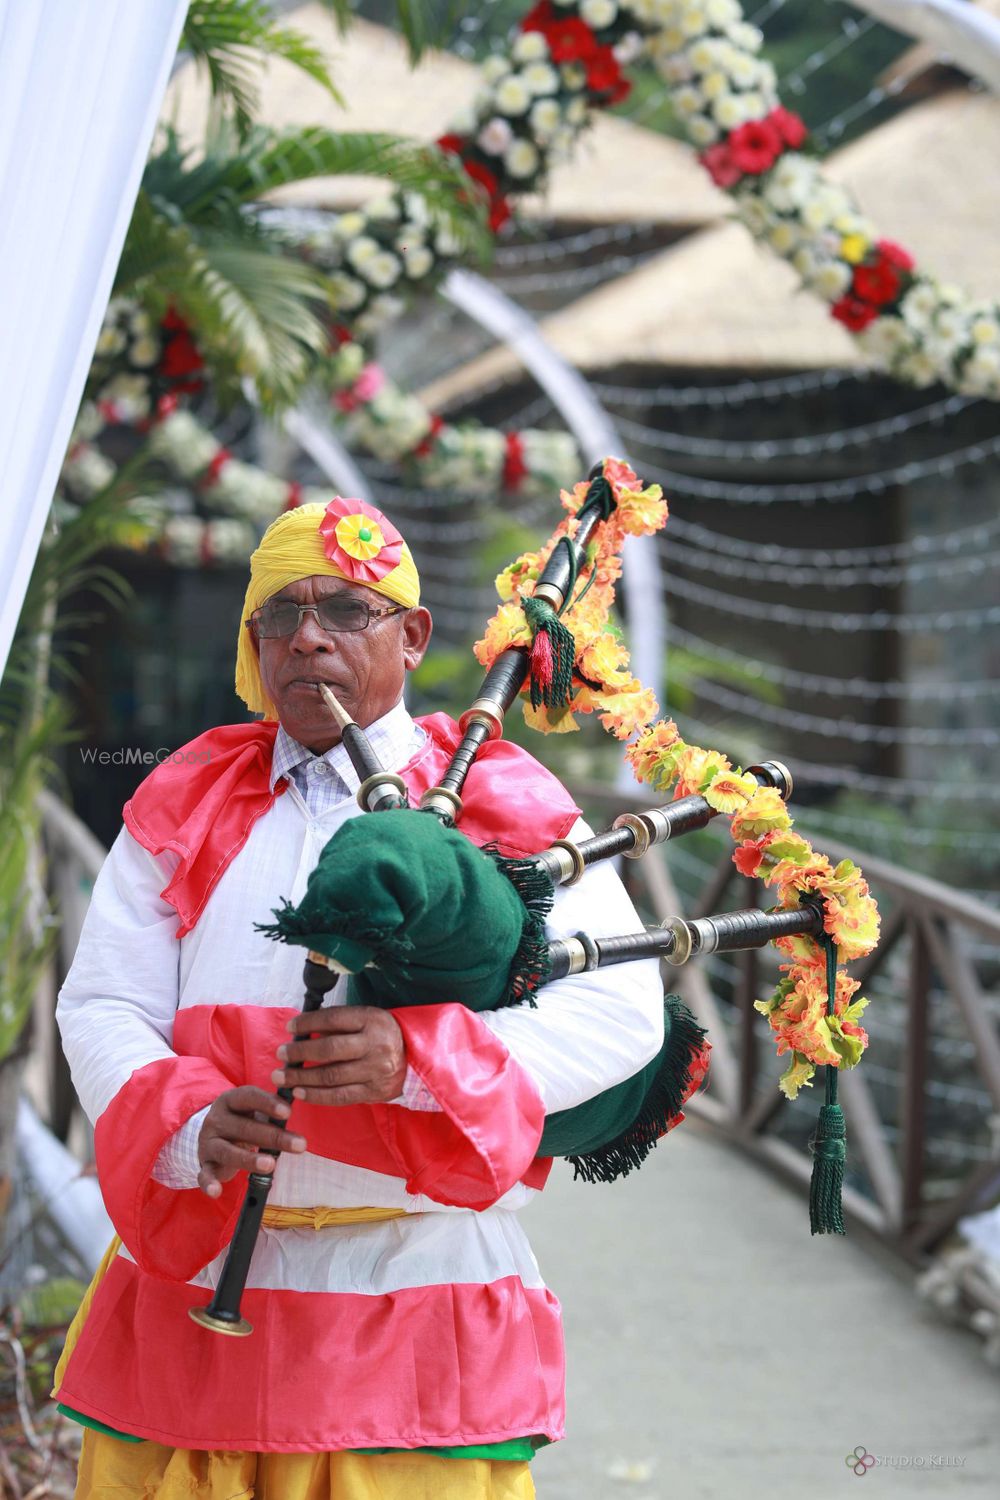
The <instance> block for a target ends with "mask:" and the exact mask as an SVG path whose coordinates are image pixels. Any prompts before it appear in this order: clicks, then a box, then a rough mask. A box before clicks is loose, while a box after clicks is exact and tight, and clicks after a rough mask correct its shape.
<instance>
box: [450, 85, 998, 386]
mask: <svg viewBox="0 0 1000 1500" xmlns="http://www.w3.org/2000/svg"><path fill="white" fill-rule="evenodd" d="M828 171H829V174H830V176H831V178H834V179H836V180H837V181H840V182H844V183H846V184H848V185H849V186H850V187H851V188H852V190H853V191H854V192H855V193H856V195H857V197H858V199H859V200H860V202H861V205H862V207H863V208H865V209H866V211H867V212H868V213H869V214H870V215H871V217H872V219H873V221H874V222H875V224H876V225H877V227H878V229H879V231H880V233H881V234H883V235H884V236H886V237H887V238H892V239H896V240H898V241H899V242H900V243H901V244H904V245H906V246H907V247H908V248H909V249H910V250H911V251H913V253H914V254H915V255H916V256H917V259H918V261H919V263H920V264H921V265H922V266H924V267H925V268H926V269H928V270H931V271H934V272H936V273H937V274H938V275H940V276H941V277H942V278H943V279H945V280H947V281H953V282H957V283H959V284H960V285H963V286H965V287H967V288H969V289H970V290H972V291H974V292H977V293H979V294H980V295H984V296H986V295H992V296H1000V256H998V255H997V253H996V249H997V234H996V228H995V224H996V218H995V213H996V209H995V205H996V203H997V202H1000V100H997V99H995V98H993V97H991V96H984V95H972V94H970V93H968V92H966V91H965V90H955V91H952V92H951V93H949V94H947V95H943V96H942V97H940V98H937V99H933V100H931V101H930V102H928V103H926V104H921V105H919V106H916V107H914V108H913V109H910V110H908V111H906V112H905V113H903V114H900V115H897V116H896V117H895V119H893V120H890V121H889V122H888V123H887V124H885V125H882V126H880V127H879V128H878V129H876V130H873V131H871V132H870V133H869V134H868V135H866V136H864V137H862V138H861V139H860V140H858V141H856V142H855V143H854V144H853V145H851V146H848V147H846V148H845V149H844V150H843V151H840V152H838V153H837V154H836V155H835V156H833V157H831V158H830V160H829V162H828ZM540 326H541V328H542V331H543V333H544V334H545V336H546V338H547V339H548V340H549V341H550V342H551V343H552V344H553V346H554V347H555V348H556V349H557V350H558V351H559V352H560V353H562V354H564V355H565V356H566V358H567V359H569V360H570V361H571V362H572V363H573V364H575V365H577V366H578V367H580V368H581V369H587V370H594V369H601V368H605V367H607V366H610V365H613V364H620V363H623V362H627V363H629V364H635V363H640V364H641V363H648V364H650V365H661V366H681V367H684V366H687V367H690V368H708V369H712V368H714V369H722V368H728V369H753V370H768V369H771V370H782V369H823V368H849V367H851V366H854V365H858V364H860V363H861V362H862V361H861V358H860V355H859V353H858V351H857V348H856V346H855V344H854V342H853V340H852V339H851V338H850V336H849V335H848V334H847V333H846V332H845V331H844V329H843V328H841V327H840V325H839V324H838V323H836V322H835V321H834V320H833V319H832V318H831V317H830V315H829V312H828V310H827V308H826V306H825V305H824V304H823V303H821V302H820V301H819V300H818V299H817V298H815V297H813V296H811V295H809V294H808V293H805V292H801V291H799V290H798V278H797V277H796V275H795V273H794V272H793V271H792V269H791V268H790V267H789V266H788V265H787V264H786V263H785V262H783V261H781V260H779V259H778V257H777V256H775V255H773V254H771V252H770V251H767V250H765V249H763V248H762V247H760V246H758V245H756V244H755V243H754V242H753V240H752V239H751V238H750V236H749V234H747V232H746V231H745V230H744V229H743V228H742V226H741V225H739V224H735V223H731V224H723V225H719V226H716V227H712V228H709V229H706V230H703V231H701V232H700V233H697V234H693V235H691V236H689V237H688V238H687V239H685V240H684V241H683V242H682V243H681V244H679V245H676V246H673V247H672V248H671V249H669V250H667V251H665V252H664V253H662V254H660V255H658V256H656V257H654V258H653V259H651V260H649V261H647V262H646V263H645V264H644V265H643V266H641V267H640V268H639V269H638V270H636V271H634V272H632V273H631V275H628V276H623V277H621V278H620V279H619V280H617V281H614V282H610V283H608V284H606V285H605V286H603V287H601V288H599V289H598V290H597V291H595V292H592V293H590V294H589V295H588V296H586V297H581V298H580V299H579V300H578V301H576V302H574V303H572V304H571V305H570V306H568V307H565V308H563V309H562V310H561V311H559V312H557V313H554V314H553V315H551V316H550V317H548V318H545V319H543V320H542V322H541V325H540ZM519 374H520V366H519V364H518V361H517V360H516V359H515V358H514V357H513V356H512V355H511V354H510V353H509V352H508V351H507V350H506V349H496V350H492V351H490V353H488V354H486V355H484V356H482V357H481V358H480V359H477V360H474V361H472V362H471V363H469V364H467V365H464V366H463V367H462V368H461V369H459V370H456V371H454V372H453V373H452V374H451V375H449V376H448V377H446V378H445V379H443V380H439V381H436V382H435V383H434V384H433V385H432V386H429V387H427V388H425V390H423V391H422V392H421V395H422V397H424V399H426V400H428V401H429V402H430V403H431V404H432V405H443V404H445V403H446V402H448V401H451V400H454V399H455V398H456V397H457V396H462V397H464V398H465V399H468V397H469V396H470V395H471V394H472V393H474V392H475V391H476V390H478V389H482V388H483V387H485V386H487V385H493V384H495V383H497V382H503V381H506V380H514V379H516V378H518V376H519Z"/></svg>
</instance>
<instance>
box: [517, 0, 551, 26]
mask: <svg viewBox="0 0 1000 1500" xmlns="http://www.w3.org/2000/svg"><path fill="white" fill-rule="evenodd" d="M555 18H556V13H555V10H554V9H553V7H552V4H551V0H539V3H538V4H537V5H536V6H534V7H533V8H532V9H531V10H529V11H528V14H527V15H526V16H525V18H524V20H523V21H522V22H521V30H522V31H547V30H548V29H549V27H550V26H551V25H552V23H553V21H554V20H555Z"/></svg>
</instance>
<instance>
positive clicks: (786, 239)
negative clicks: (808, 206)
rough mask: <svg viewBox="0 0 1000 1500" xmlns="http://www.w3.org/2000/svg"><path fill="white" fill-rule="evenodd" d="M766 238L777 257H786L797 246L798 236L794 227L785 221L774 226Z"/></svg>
mask: <svg viewBox="0 0 1000 1500" xmlns="http://www.w3.org/2000/svg"><path fill="white" fill-rule="evenodd" d="M767 238H768V242H769V244H770V246H771V248H772V250H776V251H777V252H778V254H779V255H787V254H788V253H789V251H791V250H794V248H795V246H796V245H797V244H798V241H799V234H798V230H797V229H796V227H795V225H794V224H791V223H789V222H788V220H787V219H785V220H782V222H781V223H779V224H775V226H774V228H773V229H772V230H771V232H770V234H769V235H768V237H767Z"/></svg>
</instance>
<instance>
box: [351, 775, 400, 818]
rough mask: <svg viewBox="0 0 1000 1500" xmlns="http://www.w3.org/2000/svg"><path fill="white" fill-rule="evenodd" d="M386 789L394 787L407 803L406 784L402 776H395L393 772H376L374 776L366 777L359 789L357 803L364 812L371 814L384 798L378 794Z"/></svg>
mask: <svg viewBox="0 0 1000 1500" xmlns="http://www.w3.org/2000/svg"><path fill="white" fill-rule="evenodd" d="M386 787H393V788H394V789H395V790H396V791H397V792H398V793H399V794H400V797H401V798H402V800H403V801H404V802H405V801H406V782H405V781H404V780H403V779H402V777H401V776H394V775H393V773H392V772H391V771H376V772H375V774H374V776H366V777H365V779H364V781H363V782H362V783H361V785H360V786H359V787H358V791H357V801H358V806H359V807H360V808H361V810H362V812H371V811H372V810H373V809H374V808H375V807H377V806H378V804H379V803H380V802H383V801H385V798H384V797H380V796H378V795H377V794H378V793H379V792H380V791H381V790H382V789H383V788H386Z"/></svg>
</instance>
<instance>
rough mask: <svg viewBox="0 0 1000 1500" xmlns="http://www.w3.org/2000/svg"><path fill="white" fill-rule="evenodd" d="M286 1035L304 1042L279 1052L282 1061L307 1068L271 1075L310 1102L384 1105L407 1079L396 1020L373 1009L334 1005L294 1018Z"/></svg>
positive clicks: (293, 1044) (282, 1048)
mask: <svg viewBox="0 0 1000 1500" xmlns="http://www.w3.org/2000/svg"><path fill="white" fill-rule="evenodd" d="M288 1029H289V1031H291V1032H293V1033H294V1034H295V1036H296V1038H301V1039H302V1040H296V1041H290V1042H286V1043H285V1044H284V1045H283V1046H281V1047H279V1048H278V1058H279V1060H280V1061H281V1062H283V1063H286V1064H287V1063H306V1064H307V1066H306V1067H305V1068H292V1069H291V1070H290V1071H280V1070H279V1071H276V1072H274V1073H272V1074H271V1077H272V1079H273V1081H274V1082H275V1083H276V1084H277V1085H278V1086H279V1087H281V1086H284V1087H285V1088H290V1089H292V1091H293V1093H294V1096H295V1098H296V1099H304V1100H306V1102H307V1103H309V1104H384V1103H386V1102H387V1101H388V1100H390V1099H395V1098H397V1097H398V1095H399V1093H400V1091H401V1090H402V1087H403V1081H404V1079H405V1078H406V1046H405V1043H404V1042H403V1033H402V1032H401V1031H400V1029H399V1026H398V1025H397V1023H396V1018H395V1016H393V1015H391V1014H390V1013H389V1011H387V1010H380V1009H379V1008H378V1007H377V1006H374V1005H332V1006H325V1007H323V1008H322V1009H320V1010H314V1011H310V1012H309V1014H308V1015H301V1016H295V1017H294V1019H293V1020H291V1021H289V1023H288Z"/></svg>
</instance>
